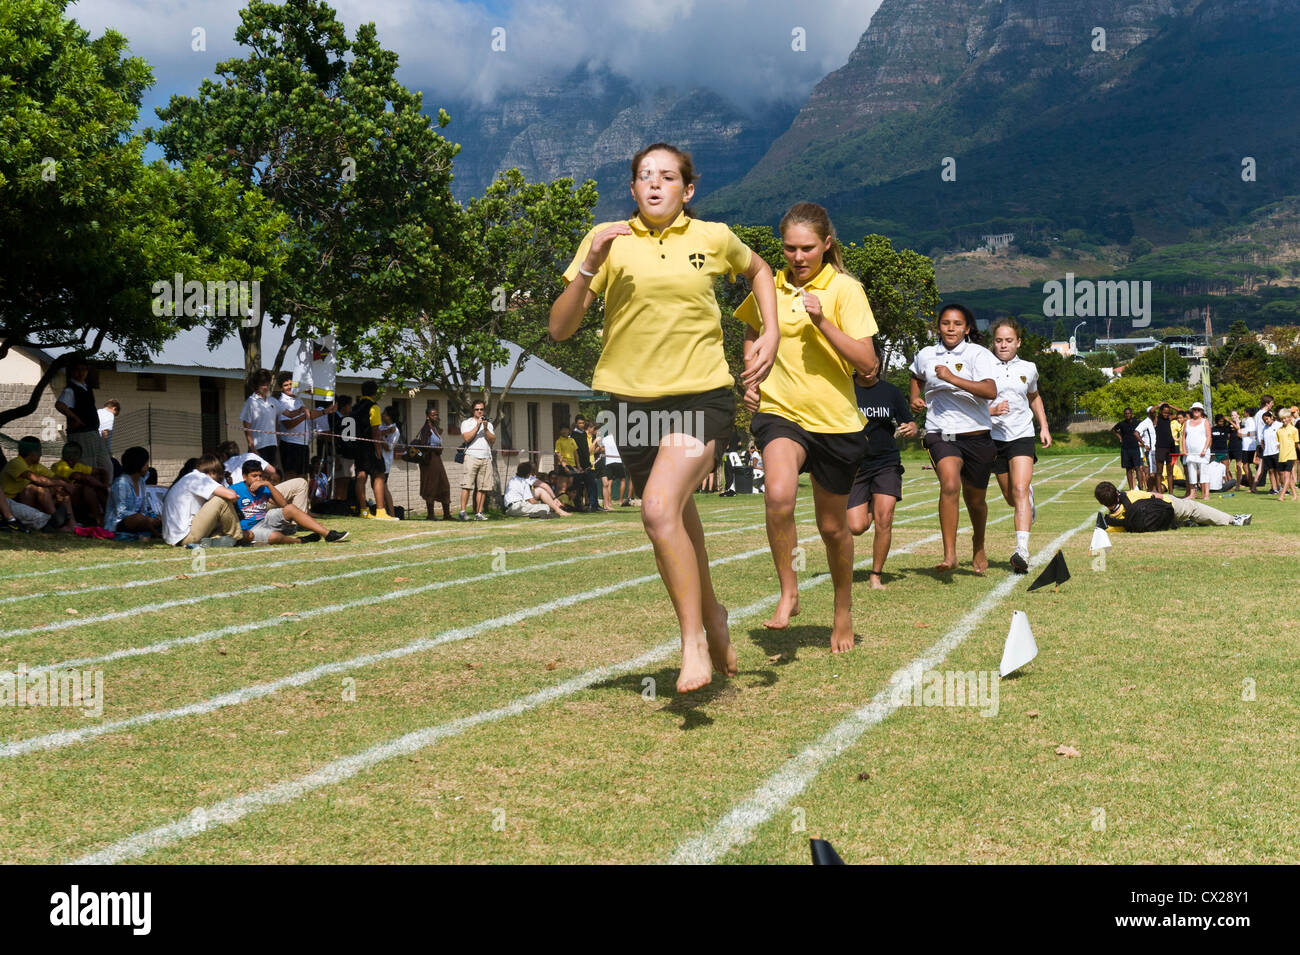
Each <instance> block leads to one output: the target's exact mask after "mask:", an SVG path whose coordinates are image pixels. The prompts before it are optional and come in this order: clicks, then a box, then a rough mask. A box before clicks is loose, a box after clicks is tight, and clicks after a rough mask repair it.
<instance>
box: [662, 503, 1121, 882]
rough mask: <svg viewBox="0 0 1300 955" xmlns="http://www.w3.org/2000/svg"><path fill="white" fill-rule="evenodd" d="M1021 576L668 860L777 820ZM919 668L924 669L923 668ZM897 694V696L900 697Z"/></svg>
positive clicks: (706, 855) (1043, 554) (1044, 556)
mask: <svg viewBox="0 0 1300 955" xmlns="http://www.w3.org/2000/svg"><path fill="white" fill-rule="evenodd" d="M1095 521H1096V518H1095V517H1091V516H1090V517H1089V518H1088V519H1087V520H1085V521H1084V522H1083V523H1082V524H1079V525H1078V526H1077V527H1075V528H1073V529H1072V530H1068V531H1066V532H1064V533H1063V534H1060V535H1058V536H1057V537H1056V539H1054V540H1053V541H1052V542H1051V543H1050V544H1048V545H1047V546H1046V547H1044V548H1043V549H1042V550H1040V551H1039V552H1038V554H1037V555H1035V557H1034V559H1033V560H1032V561H1031V562H1030V569H1031V570H1032V569H1034V568H1036V567H1039V566H1041V565H1042V564H1044V563H1046V562H1047V561H1048V560H1049V559H1050V558H1051V556H1052V555H1054V554H1055V553H1056V550H1057V548H1059V547H1061V546H1062V545H1064V544H1065V542H1066V541H1068V540H1069V539H1070V538H1071V537H1073V536H1074V535H1075V534H1077V533H1079V532H1080V531H1082V530H1085V529H1087V528H1088V527H1091V526H1092V525H1093V524H1094V523H1095ZM1019 582H1020V577H1019V576H1008V577H1006V578H1004V579H1003V580H1001V581H1000V582H999V583H998V584H997V585H996V586H995V587H994V588H993V589H992V590H991V591H989V593H988V594H986V595H985V597H984V599H983V600H981V601H980V602H979V603H978V604H976V605H975V606H974V607H973V608H972V609H971V610H969V611H967V613H966V614H965V616H963V617H962V618H961V620H959V621H958V622H957V624H956V625H955V626H954V627H953V628H952V629H951V630H949V631H948V632H947V633H946V634H944V635H943V637H941V638H940V639H939V641H938V642H937V643H935V644H934V645H933V646H932V647H930V648H929V649H928V650H926V651H925V652H924V653H922V654H921V655H920V656H918V657H916V658H915V659H913V660H911V661H909V662H908V663H907V664H906V665H904V666H903V668H902V669H900V670H898V671H896V672H895V673H894V675H893V676H892V677H890V678H889V682H888V683H887V684H886V685H885V688H884V689H882V690H881V691H880V692H879V693H877V694H876V695H875V696H874V697H873V698H872V699H871V701H870V702H869V703H867V704H866V705H864V706H863V707H861V708H860V709H858V710H857V711H855V712H854V713H853V714H852V715H850V716H848V717H847V718H846V719H844V720H842V721H840V722H839V723H837V724H835V726H833V727H831V729H830V730H828V731H827V732H826V733H825V734H824V735H823V736H822V737H821V738H820V739H818V740H817V741H816V742H814V743H812V744H810V745H809V746H807V747H806V748H805V749H804V750H802V751H801V752H800V753H799V754H798V755H796V756H794V757H793V758H792V759H790V760H788V761H787V762H786V763H785V764H784V765H783V766H782V767H781V768H780V769H779V770H777V771H776V772H775V773H773V774H772V775H771V776H769V777H768V778H767V779H766V780H764V781H763V783H762V784H761V785H760V786H759V787H758V788H757V789H756V790H755V791H754V794H753V795H752V796H750V797H749V798H748V799H746V800H744V801H743V802H741V803H740V804H739V805H737V806H736V807H735V808H734V809H732V810H731V811H730V812H728V813H727V814H726V815H725V816H723V817H722V819H720V820H719V821H718V823H717V824H716V825H715V826H714V827H713V828H712V829H710V830H708V831H707V832H704V833H702V834H701V835H698V836H695V837H694V838H692V839H688V840H686V841H685V842H683V843H681V844H680V845H679V846H678V847H677V850H676V852H674V853H673V855H672V857H671V858H670V859H669V861H670V862H671V863H674V864H705V865H707V864H709V863H713V862H717V861H718V860H719V859H721V858H722V857H723V856H724V855H726V854H727V853H728V852H730V851H731V850H732V849H733V848H735V847H736V846H739V845H742V844H744V843H746V842H748V841H749V840H750V839H752V838H753V836H754V831H755V830H756V829H757V828H758V827H759V826H761V825H762V824H763V823H765V822H767V821H768V820H769V819H771V818H772V816H774V815H775V814H776V813H777V812H779V811H780V810H781V809H782V808H783V807H785V806H786V805H788V804H789V803H790V800H792V799H794V798H795V797H796V796H798V795H799V793H801V792H803V791H804V789H805V788H807V786H808V784H809V783H811V782H812V781H813V779H815V778H816V776H817V774H818V773H819V772H820V771H821V769H822V767H823V766H825V765H826V764H827V763H829V762H831V761H832V760H833V759H836V758H837V757H838V756H840V754H842V753H843V752H844V751H845V750H847V749H849V747H851V746H853V745H854V744H855V743H856V742H857V741H858V740H859V739H860V738H861V737H862V735H863V734H864V733H866V732H867V731H868V730H869V729H871V728H872V727H873V726H876V725H877V724H879V723H880V722H882V721H883V720H884V719H886V718H887V717H888V716H889V715H890V714H891V713H893V712H894V710H896V709H897V708H898V703H897V702H896V701H897V700H898V699H900V698H902V697H904V696H907V697H910V696H911V693H912V686H913V684H914V683H915V681H916V678H917V677H916V674H917V673H918V672H922V673H923V672H925V671H927V670H933V669H935V668H936V667H938V666H939V665H940V664H941V663H943V661H944V660H945V659H947V657H948V654H950V653H951V652H952V651H953V650H955V649H956V648H957V647H958V646H960V645H961V644H962V642H963V641H964V640H965V639H966V638H967V637H969V636H970V635H971V633H972V632H973V631H974V630H975V628H976V627H977V626H979V624H980V623H981V622H982V621H983V620H984V618H985V617H986V616H987V615H988V614H989V612H990V611H991V610H993V608H994V607H996V606H997V605H998V604H1000V603H1001V602H1002V601H1003V600H1004V599H1005V598H1006V596H1007V595H1008V594H1010V593H1011V591H1012V590H1014V589H1015V587H1016V584H1018V583H1019ZM918 668H919V669H918ZM895 694H898V695H895Z"/></svg>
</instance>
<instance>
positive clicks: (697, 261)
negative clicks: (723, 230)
mask: <svg viewBox="0 0 1300 955" xmlns="http://www.w3.org/2000/svg"><path fill="white" fill-rule="evenodd" d="M686 258H687V259H689V260H690V263H691V265H693V266H695V271H697V272H698V271H699V270H700V269H702V268H704V253H703V252H692V253H691V254H690V255H688V256H687V257H686Z"/></svg>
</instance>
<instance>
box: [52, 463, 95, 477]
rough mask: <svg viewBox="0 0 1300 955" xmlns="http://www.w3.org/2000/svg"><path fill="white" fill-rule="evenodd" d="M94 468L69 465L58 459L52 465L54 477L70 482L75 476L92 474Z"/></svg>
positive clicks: (87, 465)
mask: <svg viewBox="0 0 1300 955" xmlns="http://www.w3.org/2000/svg"><path fill="white" fill-rule="evenodd" d="M94 473H95V471H94V468H92V467H91V466H90V465H89V464H80V463H78V464H69V463H68V462H67V461H64V460H63V459H62V458H60V459H59V460H58V461H56V462H55V464H54V476H55V477H60V478H63V480H65V481H71V480H72V479H73V476H74V475H77V474H94Z"/></svg>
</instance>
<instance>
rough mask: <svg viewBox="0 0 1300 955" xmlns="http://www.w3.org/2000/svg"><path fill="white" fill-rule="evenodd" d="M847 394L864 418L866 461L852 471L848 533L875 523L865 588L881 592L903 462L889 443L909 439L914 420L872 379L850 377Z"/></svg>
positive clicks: (895, 393)
mask: <svg viewBox="0 0 1300 955" xmlns="http://www.w3.org/2000/svg"><path fill="white" fill-rule="evenodd" d="M853 390H854V391H855V392H856V393H857V398H858V410H859V411H861V412H862V416H863V417H864V418H866V419H867V426H866V427H865V428H864V429H863V434H865V435H866V438H867V456H866V457H865V458H863V459H862V463H861V464H860V465H859V466H858V474H857V477H856V478H854V481H853V490H851V491H850V492H849V530H850V531H852V532H853V535H854V536H855V537H856V536H858V535H860V534H862V533H864V532H865V531H866V530H867V528H869V527H870V526H871V525H872V523H873V522H874V523H875V525H876V534H875V540H874V541H873V542H872V548H871V588H872V589H873V590H883V589H884V588H885V585H884V583H883V582H882V581H881V579H880V574H881V571H883V570H884V569H885V558H886V557H888V556H889V545H890V542H891V540H892V538H893V527H894V505H896V504H897V503H898V502H899V501H901V500H902V499H903V459H902V458H901V457H900V456H899V454H898V444H897V443H896V442H895V441H894V438H895V437H900V436H901V437H904V438H912V437H915V436H916V421H915V419H914V418H913V417H912V412H911V410H910V409H909V408H908V407H907V399H906V398H905V397H904V396H903V393H902V392H901V391H899V390H898V389H897V388H895V387H894V386H893V385H891V384H890V383H889V382H887V381H881V380H880V379H879V378H878V377H876V376H875V375H873V376H872V377H871V378H863V377H862V375H860V374H857V373H855V374H854V375H853Z"/></svg>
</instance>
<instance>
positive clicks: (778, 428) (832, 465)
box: [749, 412, 867, 494]
mask: <svg viewBox="0 0 1300 955" xmlns="http://www.w3.org/2000/svg"><path fill="white" fill-rule="evenodd" d="M749 432H750V434H752V435H753V436H754V443H755V444H756V445H758V450H760V451H762V450H763V449H764V448H766V447H767V445H768V443H769V442H771V441H774V440H776V439H777V438H789V439H790V440H791V441H793V442H794V443H795V444H797V445H799V446H800V447H802V448H803V449H804V452H805V454H804V459H803V467H801V468H800V469H799V473H800V474H804V473H807V474H811V475H812V476H813V479H814V480H815V481H816V482H817V483H818V484H819V485H820V486H821V487H822V488H823V489H824V490H827V491H830V492H831V493H832V494H848V493H849V491H851V490H853V477H854V475H855V474H857V473H858V462H860V461H861V460H862V457H863V455H865V454H866V453H867V438H866V435H864V434H863V433H862V432H861V431H849V432H846V433H843V434H825V433H823V432H820V431H807V430H805V429H804V428H802V427H801V426H799V425H797V424H795V423H794V422H793V421H791V420H789V419H788V418H782V417H781V416H780V415H774V414H767V413H766V412H760V413H759V414H756V415H754V420H753V421H751V422H750V423H749Z"/></svg>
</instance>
